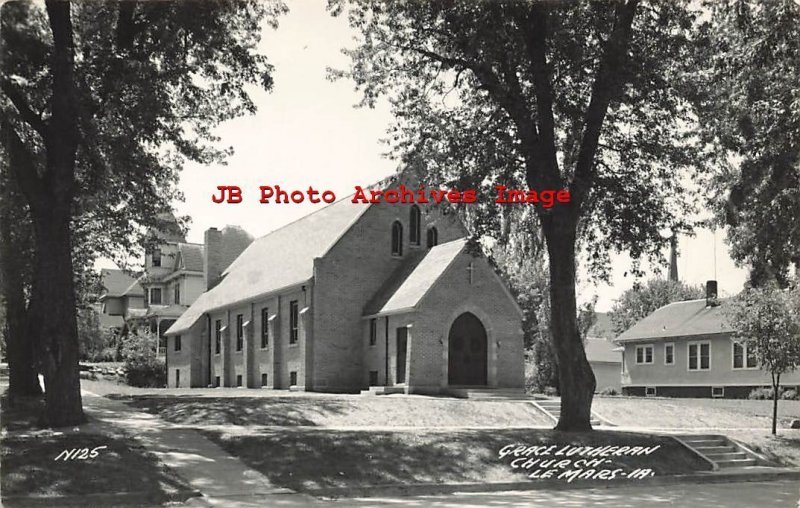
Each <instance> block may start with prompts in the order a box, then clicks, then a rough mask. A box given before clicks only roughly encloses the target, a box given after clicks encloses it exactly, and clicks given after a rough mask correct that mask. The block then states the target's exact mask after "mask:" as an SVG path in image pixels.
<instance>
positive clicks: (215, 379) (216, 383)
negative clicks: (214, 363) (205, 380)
mask: <svg viewBox="0 0 800 508" xmlns="http://www.w3.org/2000/svg"><path fill="white" fill-rule="evenodd" d="M219 381H220V380H219V376H215V377H214V386H215V387H217V388H219Z"/></svg>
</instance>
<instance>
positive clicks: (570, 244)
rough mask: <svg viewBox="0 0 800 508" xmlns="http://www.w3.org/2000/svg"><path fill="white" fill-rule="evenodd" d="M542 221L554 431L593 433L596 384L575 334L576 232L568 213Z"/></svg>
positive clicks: (573, 222)
mask: <svg viewBox="0 0 800 508" xmlns="http://www.w3.org/2000/svg"><path fill="white" fill-rule="evenodd" d="M552 213H553V215H552V216H550V217H548V218H547V220H544V221H542V222H543V226H544V231H545V238H546V240H547V253H548V258H549V263H550V327H551V331H552V334H551V335H552V341H553V350H554V351H555V353H556V360H557V362H558V379H559V389H560V393H561V415H560V417H559V419H558V424H557V425H556V430H563V431H584V430H592V425H591V423H590V422H591V410H592V398H593V396H594V389H595V386H596V381H595V377H594V373H593V372H592V368H591V366H590V365H589V362H588V360H587V359H586V351H585V350H584V347H583V341H582V340H581V337H580V334H579V333H578V320H577V315H576V312H577V304H576V301H575V300H576V298H575V269H576V267H575V231H576V226H577V220H575V219H574V218H573V217H572V216H571V215H570V214H569V213H568V211H562V212H561V213H559V212H552Z"/></svg>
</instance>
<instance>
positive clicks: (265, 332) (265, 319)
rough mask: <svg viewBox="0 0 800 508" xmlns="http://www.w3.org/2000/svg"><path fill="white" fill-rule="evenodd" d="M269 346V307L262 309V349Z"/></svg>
mask: <svg viewBox="0 0 800 508" xmlns="http://www.w3.org/2000/svg"><path fill="white" fill-rule="evenodd" d="M268 346H269V309H268V308H266V307H264V308H263V309H261V349H264V348H266V347H268Z"/></svg>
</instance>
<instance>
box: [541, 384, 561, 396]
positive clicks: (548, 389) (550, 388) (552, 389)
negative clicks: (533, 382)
mask: <svg viewBox="0 0 800 508" xmlns="http://www.w3.org/2000/svg"><path fill="white" fill-rule="evenodd" d="M544 394H545V395H547V396H548V397H556V396H558V390H556V389H555V387H553V386H545V387H544Z"/></svg>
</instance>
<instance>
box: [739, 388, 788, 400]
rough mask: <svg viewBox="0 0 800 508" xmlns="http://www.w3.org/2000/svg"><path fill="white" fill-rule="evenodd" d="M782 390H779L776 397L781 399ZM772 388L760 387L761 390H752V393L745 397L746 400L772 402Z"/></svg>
mask: <svg viewBox="0 0 800 508" xmlns="http://www.w3.org/2000/svg"><path fill="white" fill-rule="evenodd" d="M783 392H784V389H783V388H781V391H780V393H778V397H779V398H782V396H783ZM772 394H773V391H772V387H766V386H765V387H762V388H754V389H753V391H751V392H750V395H748V396H747V398H748V399H751V400H772Z"/></svg>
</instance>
